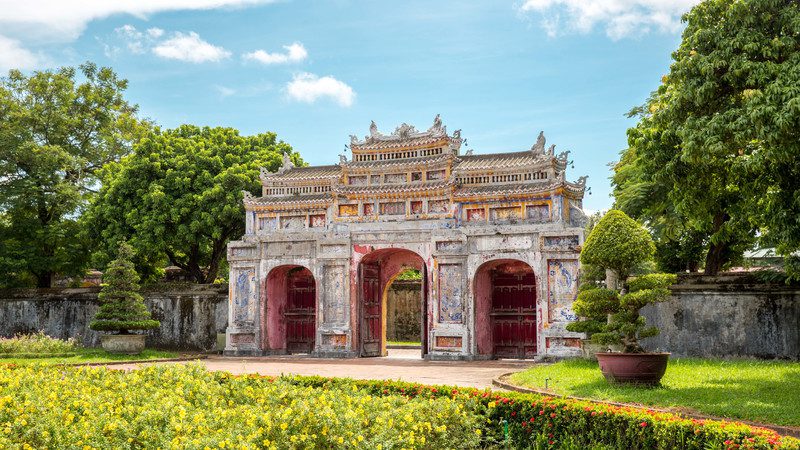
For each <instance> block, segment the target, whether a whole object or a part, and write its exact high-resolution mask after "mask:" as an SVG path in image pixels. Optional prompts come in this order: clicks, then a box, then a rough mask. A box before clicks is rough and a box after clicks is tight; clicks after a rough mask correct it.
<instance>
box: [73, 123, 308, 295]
mask: <svg viewBox="0 0 800 450" xmlns="http://www.w3.org/2000/svg"><path fill="white" fill-rule="evenodd" d="M284 153H287V154H290V155H291V156H292V159H293V160H294V162H295V163H296V164H298V165H299V164H302V160H301V159H300V157H299V156H298V155H297V154H296V153H292V148H291V147H290V146H289V145H288V144H286V143H284V142H282V141H278V140H277V138H276V135H275V134H274V133H263V134H258V135H255V136H242V135H240V134H239V132H238V131H236V130H234V129H232V128H208V127H204V128H199V127H196V126H192V125H183V126H181V127H179V128H177V129H174V130H167V131H161V130H157V129H156V130H154V131H153V132H152V133H151V134H150V135H149V136H147V137H145V138H143V139H142V140H141V142H139V143H138V144H137V145H136V147H135V150H134V152H133V154H131V155H130V156H128V157H126V158H124V159H123V160H122V161H121V162H120V163H118V164H113V165H109V166H108V168H107V169H106V170H105V173H104V178H103V187H102V189H101V191H100V195H99V196H98V198H97V201H96V202H95V203H94V204H93V205H92V207H91V208H90V210H89V211H88V213H87V215H86V219H87V224H88V225H89V227H90V231H91V234H93V235H96V236H98V237H99V238H100V246H99V247H100V251H99V252H98V255H97V256H98V259H99V260H101V261H103V260H108V259H109V256H108V255H112V254H113V251H114V249H115V247H116V246H117V245H118V242H119V241H121V240H123V239H127V240H128V242H129V243H130V244H131V245H132V246H133V247H134V248H135V249H136V250H137V254H139V255H140V256H139V257H138V258H137V260H136V263H137V266H139V270H140V271H145V270H148V269H150V270H152V269H153V266H154V265H155V264H157V263H159V262H160V261H164V260H166V261H168V262H169V263H170V264H172V265H175V266H178V267H180V268H181V269H183V270H184V271H185V272H187V273H188V274H189V275H190V276H191V278H192V279H193V280H194V281H196V282H198V283H210V282H213V281H214V280H215V279H216V278H217V274H218V272H219V268H220V265H221V264H222V263H223V262H224V260H225V249H226V246H227V243H228V242H229V241H230V240H231V239H237V238H239V237H240V236H241V235H242V234H243V233H244V224H245V218H244V208H243V206H242V191H243V190H244V191H249V192H251V193H254V194H258V195H260V192H259V191H260V184H259V181H258V173H259V168H260V167H266V168H269V169H270V170H275V169H277V168H278V167H279V166H280V165H281V160H282V157H283V154H284ZM142 255H144V256H142Z"/></svg>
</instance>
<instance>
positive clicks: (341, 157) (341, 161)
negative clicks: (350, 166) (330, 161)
mask: <svg viewBox="0 0 800 450" xmlns="http://www.w3.org/2000/svg"><path fill="white" fill-rule="evenodd" d="M342 164H347V155H345V154H344V153H342V154H341V155H339V165H342Z"/></svg>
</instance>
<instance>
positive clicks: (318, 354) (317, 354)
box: [311, 350, 358, 359]
mask: <svg viewBox="0 0 800 450" xmlns="http://www.w3.org/2000/svg"><path fill="white" fill-rule="evenodd" d="M311 356H312V357H314V358H337V359H350V358H358V353H357V352H348V351H333V350H320V351H316V350H315V351H313V352H311Z"/></svg>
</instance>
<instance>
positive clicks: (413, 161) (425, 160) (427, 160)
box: [347, 153, 453, 169]
mask: <svg viewBox="0 0 800 450" xmlns="http://www.w3.org/2000/svg"><path fill="white" fill-rule="evenodd" d="M452 157H453V156H452V153H444V154H441V155H436V156H422V157H419V158H405V159H388V160H384V161H358V162H356V161H350V162H348V163H347V168H350V169H363V168H369V169H373V168H374V169H385V168H391V167H397V166H413V165H424V166H430V165H432V164H437V163H440V162H445V161H448V160H449V159H450V158H452Z"/></svg>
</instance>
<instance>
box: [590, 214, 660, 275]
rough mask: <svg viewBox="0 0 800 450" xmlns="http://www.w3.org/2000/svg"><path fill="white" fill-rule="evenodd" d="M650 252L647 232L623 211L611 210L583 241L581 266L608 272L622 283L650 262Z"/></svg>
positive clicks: (653, 248) (652, 247)
mask: <svg viewBox="0 0 800 450" xmlns="http://www.w3.org/2000/svg"><path fill="white" fill-rule="evenodd" d="M654 252H655V246H654V244H653V240H652V238H651V237H650V234H648V232H647V230H645V229H644V227H642V226H641V225H639V224H638V223H636V221H635V220H633V219H631V218H630V217H628V216H627V215H626V214H625V213H624V212H622V211H618V210H615V209H612V210H610V211H608V212H607V213H606V214H605V215H604V216H603V218H602V219H600V221H599V222H597V225H595V227H594V228H593V229H592V232H591V233H589V236H588V237H587V238H586V242H585V243H584V245H583V249H582V250H581V263H583V264H591V265H592V266H596V267H599V268H602V269H611V270H613V271H614V272H615V273H616V275H617V277H619V279H620V280H621V281H623V282H624V281H625V279H626V278H628V275H630V274H631V271H633V269H634V268H636V267H637V266H639V265H640V264H642V263H643V262H645V261H648V260H649V259H651V258H652V257H653V253H654ZM609 287H610V286H609Z"/></svg>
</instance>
